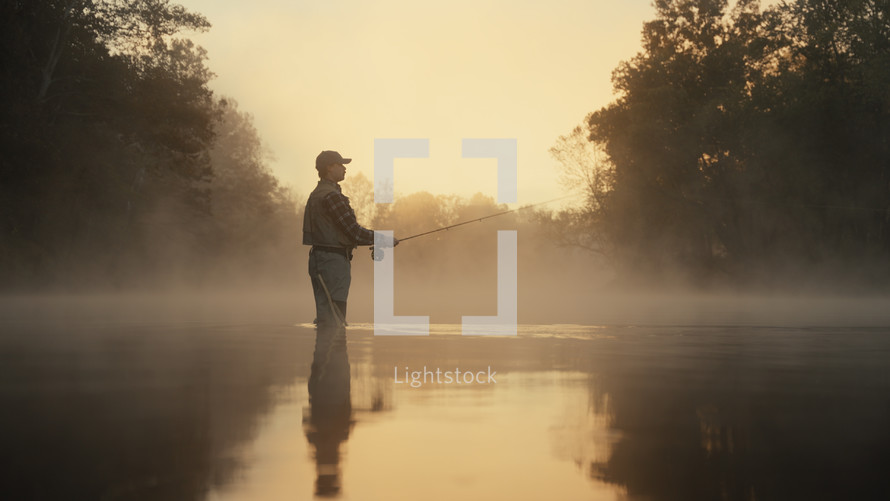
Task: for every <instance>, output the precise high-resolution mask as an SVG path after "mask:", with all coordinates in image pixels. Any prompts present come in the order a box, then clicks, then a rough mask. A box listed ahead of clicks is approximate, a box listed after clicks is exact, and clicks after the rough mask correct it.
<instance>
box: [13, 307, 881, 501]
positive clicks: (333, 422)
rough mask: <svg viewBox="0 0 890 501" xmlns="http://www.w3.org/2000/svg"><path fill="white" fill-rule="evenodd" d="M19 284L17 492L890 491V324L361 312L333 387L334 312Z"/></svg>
mask: <svg viewBox="0 0 890 501" xmlns="http://www.w3.org/2000/svg"><path fill="white" fill-rule="evenodd" d="M16 304H17V305H18V306H15V305H13V306H10V305H8V304H7V306H6V307H5V308H4V309H3V311H2V317H0V319H2V322H0V329H2V334H0V409H2V411H0V450H2V454H3V465H2V468H0V478H2V491H0V497H2V498H3V499H16V500H20V499H21V500H23V499H66V500H68V499H170V500H179V499H182V500H189V499H208V500H220V501H222V500H226V501H227V500H301V499H313V498H315V497H319V496H331V497H333V496H336V497H338V498H340V499H349V500H387V501H393V500H416V499H423V500H477V499H478V500H498V499H504V500H613V499H614V500H621V499H628V500H698V499H702V500H720V499H727V500H788V499H802V500H814V499H849V500H862V499H888V498H890V497H888V495H890V475H888V474H887V472H888V471H890V329H888V328H878V327H872V328H866V327H858V328H844V327H832V328H802V327H795V328H783V327H770V326H760V327H758V326H744V327H726V326H629V325H624V326H620V325H618V326H580V325H549V326H532V325H524V326H521V327H520V329H519V336H517V337H497V338H495V337H463V336H461V335H460V328H459V326H448V325H438V326H433V334H432V335H431V336H429V337H380V336H377V337H375V336H373V333H372V331H371V326H369V325H362V324H356V325H352V326H350V327H349V330H348V343H347V344H346V347H345V350H337V351H336V353H333V354H331V355H330V356H329V357H327V360H326V361H325V363H324V365H325V368H324V371H325V377H324V378H322V379H323V380H324V381H326V382H324V383H320V384H319V386H318V389H317V390H315V393H314V396H313V400H312V402H310V399H309V391H308V381H309V378H310V372H311V366H312V352H313V345H314V330H313V327H312V325H311V324H294V323H293V322H286V321H283V320H282V319H280V318H268V319H267V320H266V321H256V320H255V319H253V320H250V321H241V320H239V319H237V318H232V317H231V315H229V316H224V317H225V320H224V321H210V320H208V318H213V317H214V315H212V314H208V315H205V316H202V317H200V318H199V319H195V318H191V319H185V318H183V317H170V316H169V315H160V314H158V315H151V314H145V312H143V314H140V315H130V314H129V313H128V312H120V311H117V312H110V313H109V315H104V316H103V315H79V314H78V311H77V308H76V307H73V308H72V307H70V306H69V308H68V309H67V310H66V311H65V312H64V314H62V313H58V312H55V313H53V312H51V311H49V310H34V309H28V308H27V307H26V305H25V303H21V302H19V303H16ZM211 313H212V312H211ZM424 369H425V370H426V371H427V374H426V380H425V381H424V380H423V372H424ZM437 371H438V373H437ZM457 371H460V374H459V375H458V372H457ZM467 373H469V374H470V375H471V376H470V379H466V378H467V376H466V374H467ZM449 374H450V376H451V378H450V379H451V380H450V381H448V375H449ZM412 381H414V382H415V384H414V385H412V384H411V382H412ZM458 381H459V382H458Z"/></svg>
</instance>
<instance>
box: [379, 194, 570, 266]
mask: <svg viewBox="0 0 890 501" xmlns="http://www.w3.org/2000/svg"><path fill="white" fill-rule="evenodd" d="M577 196H578V195H577V194H574V195H566V196H564V197H559V198H553V199H550V200H546V201H544V202H538V203H534V204H531V205H523V206H522V207H517V208H515V209H510V210H505V211H501V212H497V213H495V214H489V215H487V216H482V217H477V218H475V219H468V220H466V221H461V222H459V223H455V224H450V225H448V226H443V227H441V228H436V229H433V230H429V231H424V232H423V233H418V234H416V235H411V236H409V237H405V238H400V239H399V243H402V242H404V241H405V240H411V239H412V238H418V237H423V236H426V235H432V234H433V233H438V232H440V231H447V230H450V229H452V228H457V227H458V226H463V225H466V224H470V223H481V222H482V221H485V220H486V219H491V218H493V217H498V216H504V215H507V214H511V213H513V212H518V211H521V210H525V209H531V208H532V207H537V206H539V205H545V204H549V203H552V202H557V201H559V200H565V199H567V198H574V197H577ZM370 249H371V259H373V260H374V261H380V260H382V259H383V249H377V250H376V252H375V250H374V247H371V248H370Z"/></svg>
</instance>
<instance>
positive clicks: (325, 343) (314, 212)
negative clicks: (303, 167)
mask: <svg viewBox="0 0 890 501" xmlns="http://www.w3.org/2000/svg"><path fill="white" fill-rule="evenodd" d="M351 161H352V159H351V158H343V156H342V155H340V154H339V153H337V152H336V151H327V150H326V151H322V152H321V153H319V154H318V157H316V158H315V169H316V170H317V171H318V177H319V181H318V186H316V187H315V190H314V191H313V192H312V194H310V195H309V200H308V201H307V202H306V212H305V213H304V216H303V244H304V245H311V246H312V249H311V250H310V251H309V277H310V278H311V279H312V291H313V292H314V293H315V314H316V317H315V318H316V319H317V322H318V323H317V333H316V338H315V353H316V355H317V356H316V357H315V359H316V360H319V359H320V360H326V359H327V358H328V356H329V355H330V350H331V348H332V347H333V346H334V344H337V345H340V344H342V346H343V347H344V349H345V343H346V331H345V329H343V326H344V325H345V323H346V299H347V296H348V295H349V284H350V281H351V275H350V273H351V267H350V261H351V260H352V251H353V249H355V248H356V246H359V245H374V232H373V231H371V230H369V229H366V228H363V227H362V226H361V225H359V224H358V222H357V221H356V220H355V212H354V211H353V210H352V207H350V205H349V199H348V198H346V197H345V196H344V195H343V193H342V192H341V191H340V184H339V183H340V181H342V180H343V179H344V178H345V177H346V164H348V163H349V162H351ZM388 243H389V244H390V245H393V246H394V245H398V243H399V241H398V239H395V238H394V239H392V242H388ZM329 295H330V299H331V300H332V301H333V304H332V303H331V302H330V301H328V296H329ZM313 365H315V364H313ZM323 365H324V364H323V362H322V365H321V366H320V367H319V369H320V373H321V374H322V375H323V373H324V369H323ZM315 372H316V371H314V370H313V373H315ZM311 380H312V378H311V377H310V381H311ZM311 387H312V384H311V382H310V390H311Z"/></svg>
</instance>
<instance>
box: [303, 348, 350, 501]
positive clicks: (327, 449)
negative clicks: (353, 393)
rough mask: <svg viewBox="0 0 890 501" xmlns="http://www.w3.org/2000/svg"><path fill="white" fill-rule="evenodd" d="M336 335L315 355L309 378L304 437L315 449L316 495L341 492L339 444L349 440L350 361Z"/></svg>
mask: <svg viewBox="0 0 890 501" xmlns="http://www.w3.org/2000/svg"><path fill="white" fill-rule="evenodd" d="M343 332H344V335H343V336H337V337H336V339H335V340H334V342H333V343H332V345H331V349H330V350H329V351H328V352H327V353H321V354H320V353H319V352H318V351H316V352H315V358H313V360H312V374H311V375H310V376H309V407H310V413H311V414H310V416H309V420H308V426H307V427H306V438H307V439H308V440H309V443H311V444H312V445H313V446H315V469H316V474H317V477H316V481H315V494H316V495H317V496H335V495H337V494H338V493H339V492H340V443H341V442H344V441H346V439H347V438H349V429H350V428H351V426H352V405H351V401H350V398H349V358H348V356H347V353H346V336H345V331H343Z"/></svg>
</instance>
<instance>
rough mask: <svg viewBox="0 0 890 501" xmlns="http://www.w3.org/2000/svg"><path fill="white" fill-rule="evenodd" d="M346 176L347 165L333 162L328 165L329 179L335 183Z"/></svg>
mask: <svg viewBox="0 0 890 501" xmlns="http://www.w3.org/2000/svg"><path fill="white" fill-rule="evenodd" d="M345 178H346V166H345V165H343V164H332V165H331V166H329V167H328V179H330V180H331V181H333V182H335V183H339V182H340V181H342V180H344V179H345Z"/></svg>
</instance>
